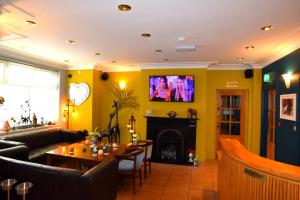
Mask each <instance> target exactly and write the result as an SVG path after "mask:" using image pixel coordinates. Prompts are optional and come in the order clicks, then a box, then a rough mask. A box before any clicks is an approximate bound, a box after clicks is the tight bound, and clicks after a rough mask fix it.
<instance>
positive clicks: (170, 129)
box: [145, 116, 198, 165]
mask: <svg viewBox="0 0 300 200" xmlns="http://www.w3.org/2000/svg"><path fill="white" fill-rule="evenodd" d="M145 118H146V119H147V139H150V140H153V151H152V161H154V162H163V163H174V164H185V165H188V164H190V163H189V152H190V151H191V150H192V149H193V150H194V152H195V151H196V149H195V148H196V125H197V120H198V119H197V118H196V119H195V118H184V117H160V116H145Z"/></svg>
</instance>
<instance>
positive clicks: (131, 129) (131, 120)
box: [127, 114, 136, 144]
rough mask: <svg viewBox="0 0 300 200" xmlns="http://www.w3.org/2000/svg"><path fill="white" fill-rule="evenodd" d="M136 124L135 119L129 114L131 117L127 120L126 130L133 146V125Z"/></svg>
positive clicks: (134, 138) (134, 133) (134, 135)
mask: <svg viewBox="0 0 300 200" xmlns="http://www.w3.org/2000/svg"><path fill="white" fill-rule="evenodd" d="M135 123H136V119H135V118H134V116H133V114H131V117H130V119H129V122H128V124H127V128H128V130H129V133H130V136H131V139H130V142H131V143H132V144H133V143H135V142H136V132H135V125H136V124H135Z"/></svg>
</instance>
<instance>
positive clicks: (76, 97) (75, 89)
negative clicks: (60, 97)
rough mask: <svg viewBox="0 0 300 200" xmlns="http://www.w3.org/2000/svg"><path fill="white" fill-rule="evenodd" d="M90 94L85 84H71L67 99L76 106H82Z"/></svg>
mask: <svg viewBox="0 0 300 200" xmlns="http://www.w3.org/2000/svg"><path fill="white" fill-rule="evenodd" d="M89 94H90V88H89V86H88V84H86V83H79V84H77V83H71V84H70V86H69V98H70V100H71V101H72V102H73V103H74V104H75V105H76V106H79V105H80V104H82V103H83V102H84V101H85V100H86V99H87V98H88V97H89Z"/></svg>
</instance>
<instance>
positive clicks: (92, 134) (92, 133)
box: [89, 127, 100, 136]
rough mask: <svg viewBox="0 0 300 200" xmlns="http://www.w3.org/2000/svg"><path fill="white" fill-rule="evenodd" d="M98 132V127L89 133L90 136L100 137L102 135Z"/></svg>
mask: <svg viewBox="0 0 300 200" xmlns="http://www.w3.org/2000/svg"><path fill="white" fill-rule="evenodd" d="M97 130H98V127H96V128H95V130H94V132H89V135H91V136H99V135H100V133H99V132H97Z"/></svg>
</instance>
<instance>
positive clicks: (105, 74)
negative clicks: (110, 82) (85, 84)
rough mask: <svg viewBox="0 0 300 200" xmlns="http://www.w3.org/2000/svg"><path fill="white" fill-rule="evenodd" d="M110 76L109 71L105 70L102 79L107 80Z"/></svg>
mask: <svg viewBox="0 0 300 200" xmlns="http://www.w3.org/2000/svg"><path fill="white" fill-rule="evenodd" d="M108 77H109V75H108V73H106V72H103V73H102V74H101V79H102V80H103V81H106V80H107V79H108Z"/></svg>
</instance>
